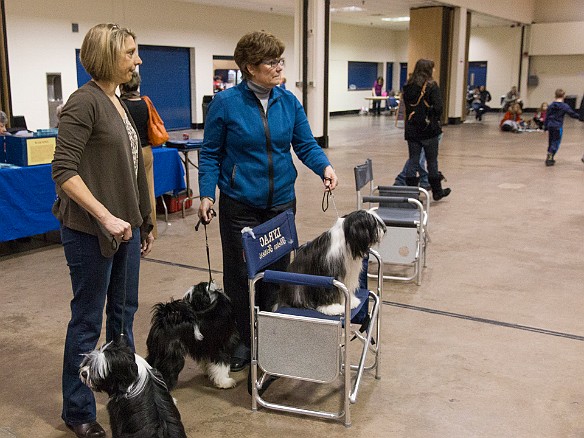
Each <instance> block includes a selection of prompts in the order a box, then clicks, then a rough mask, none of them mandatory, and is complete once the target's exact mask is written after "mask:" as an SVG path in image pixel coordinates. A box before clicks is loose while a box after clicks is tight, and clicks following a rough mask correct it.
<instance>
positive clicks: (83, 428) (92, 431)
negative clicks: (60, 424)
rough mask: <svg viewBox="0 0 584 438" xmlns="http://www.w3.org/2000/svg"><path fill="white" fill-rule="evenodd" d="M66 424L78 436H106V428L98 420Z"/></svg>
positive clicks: (84, 437) (97, 437) (80, 437)
mask: <svg viewBox="0 0 584 438" xmlns="http://www.w3.org/2000/svg"><path fill="white" fill-rule="evenodd" d="M65 426H67V428H68V429H69V430H71V431H73V433H74V434H75V435H76V436H77V438H99V437H104V436H105V430H103V427H101V425H100V424H99V423H98V422H97V421H93V422H91V423H83V424H67V423H65Z"/></svg>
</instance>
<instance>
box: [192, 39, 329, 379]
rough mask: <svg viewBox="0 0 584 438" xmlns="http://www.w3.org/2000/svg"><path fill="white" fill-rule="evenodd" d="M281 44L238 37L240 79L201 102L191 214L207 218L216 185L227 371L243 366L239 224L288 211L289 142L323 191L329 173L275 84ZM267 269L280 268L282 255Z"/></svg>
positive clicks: (300, 113)
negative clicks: (204, 108) (234, 341)
mask: <svg viewBox="0 0 584 438" xmlns="http://www.w3.org/2000/svg"><path fill="white" fill-rule="evenodd" d="M283 52H284V44H283V43H282V41H280V40H279V39H278V38H277V37H275V36H274V35H271V34H269V33H266V32H251V33H248V34H246V35H244V36H243V37H242V38H241V39H240V40H239V42H238V43H237V47H236V48H235V53H234V59H235V62H236V63H237V65H238V66H239V68H240V69H241V72H242V75H243V77H244V81H243V82H242V83H241V84H239V85H237V86H236V87H232V88H230V89H228V90H225V91H222V92H221V93H218V94H216V95H215V97H214V98H213V100H212V101H211V103H210V104H209V107H208V112H207V117H206V120H205V137H204V141H203V147H202V149H201V154H200V158H199V190H200V195H201V204H200V206H199V217H200V218H201V220H202V221H203V222H206V223H208V222H210V221H211V220H212V218H213V212H212V207H213V204H214V203H215V200H216V193H215V190H216V189H215V188H216V187H219V192H220V193H221V196H220V199H219V213H220V215H219V228H220V233H221V245H222V249H223V272H224V273H223V287H224V290H225V292H226V293H227V295H228V296H229V297H230V298H231V300H232V303H233V307H234V311H235V318H236V324H237V327H238V330H239V334H240V336H241V344H240V346H239V347H238V348H237V349H236V351H235V353H234V355H233V358H232V360H231V369H232V371H239V370H241V369H243V368H244V367H245V366H246V365H247V364H248V363H249V345H250V327H249V325H250V319H249V294H248V290H247V274H246V268H245V261H244V260H243V250H242V245H241V229H242V228H244V227H255V226H256V225H259V224H261V223H263V222H265V221H267V220H269V219H271V218H273V217H275V216H277V215H278V214H280V213H281V212H283V211H285V210H287V209H290V208H291V209H293V210H294V211H295V210H296V196H295V192H294V182H295V181H296V176H297V174H298V172H297V171H296V168H295V167H294V163H293V160H292V154H291V151H290V149H291V147H292V148H293V149H294V152H295V154H296V155H297V156H298V158H299V159H300V160H301V161H302V163H304V164H305V165H306V166H307V167H308V168H310V169H311V170H312V171H313V172H314V173H316V174H317V175H318V176H319V177H321V179H322V181H323V184H324V188H325V190H326V189H328V188H329V187H330V189H334V188H335V187H336V186H337V176H336V174H335V172H334V170H333V168H332V166H331V164H330V162H329V160H328V158H327V157H326V155H325V154H324V152H323V150H322V149H321V148H320V146H319V145H318V143H317V142H316V140H315V139H314V136H313V135H312V131H311V130H310V126H309V125H308V120H307V118H306V114H305V113H304V109H303V108H302V105H301V104H300V102H299V101H298V99H296V97H295V96H294V95H293V94H292V93H291V92H289V91H286V90H283V89H282V88H280V87H277V85H278V84H279V83H280V81H281V78H282V76H281V72H282V69H283V66H284V60H283V59H282V58H281V56H282V53H283ZM278 264H279V266H272V269H278V270H283V269H285V267H286V266H287V264H288V260H281V261H280V262H278ZM273 295H274V289H273V288H264V290H260V292H259V297H258V301H259V303H260V307H261V308H268V307H269V306H271V304H272V302H273V300H274V297H273Z"/></svg>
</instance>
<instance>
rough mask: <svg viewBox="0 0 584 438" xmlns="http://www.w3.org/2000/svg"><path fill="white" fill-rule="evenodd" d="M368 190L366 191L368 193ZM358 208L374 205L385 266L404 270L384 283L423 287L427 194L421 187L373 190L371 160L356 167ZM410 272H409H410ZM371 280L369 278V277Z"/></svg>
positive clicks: (380, 250)
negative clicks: (382, 232)
mask: <svg viewBox="0 0 584 438" xmlns="http://www.w3.org/2000/svg"><path fill="white" fill-rule="evenodd" d="M367 186H368V187H369V189H368V190H367ZM355 189H356V191H357V208H358V209H361V208H363V203H369V207H371V205H372V204H377V207H375V209H376V211H377V214H378V215H379V216H380V217H381V218H382V219H383V222H384V223H385V225H386V227H387V232H386V233H385V236H384V238H383V240H382V241H381V243H380V244H379V247H378V248H377V250H378V251H379V254H380V255H381V258H382V259H383V263H385V264H386V265H394V266H396V267H401V268H405V269H406V272H405V274H403V275H402V274H401V273H400V274H398V273H392V274H385V275H384V276H383V278H384V279H385V280H400V281H411V280H414V279H415V281H416V284H417V285H418V286H419V285H420V284H421V283H422V270H423V268H424V267H425V266H426V247H427V244H428V240H429V238H428V214H429V208H430V203H429V194H428V192H427V191H426V190H424V189H423V188H421V187H408V186H375V185H374V181H373V164H372V162H371V160H370V159H367V160H366V161H365V163H363V164H360V165H358V166H356V167H355ZM410 268H411V269H410ZM369 275H370V276H372V274H369Z"/></svg>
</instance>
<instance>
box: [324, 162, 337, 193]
mask: <svg viewBox="0 0 584 438" xmlns="http://www.w3.org/2000/svg"><path fill="white" fill-rule="evenodd" d="M323 183H324V190H325V192H326V191H330V190H334V189H336V188H337V185H338V183H339V179H338V178H337V174H336V173H335V171H334V169H333V167H332V166H327V167H326V168H325V169H324V177H323Z"/></svg>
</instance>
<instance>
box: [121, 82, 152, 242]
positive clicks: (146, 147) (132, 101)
mask: <svg viewBox="0 0 584 438" xmlns="http://www.w3.org/2000/svg"><path fill="white" fill-rule="evenodd" d="M140 83H141V79H140V73H138V72H137V71H135V72H134V73H133V74H132V79H130V81H129V82H126V83H125V84H122V85H120V93H121V96H120V97H121V98H122V100H123V101H124V103H125V104H126V107H127V108H128V111H129V112H130V115H131V116H132V119H133V120H134V125H135V126H136V129H137V130H138V136H139V137H140V143H142V155H143V156H144V168H145V169H146V178H147V179H148V193H149V194H150V205H151V206H152V225H154V228H153V229H152V235H153V236H154V238H155V239H156V238H158V226H157V224H156V213H155V209H156V195H155V194H154V157H153V155H152V146H158V145H151V144H150V140H149V139H148V119H149V113H148V105H147V104H146V102H145V101H144V100H143V99H142V98H141V97H140V91H138V90H139V88H140Z"/></svg>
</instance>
